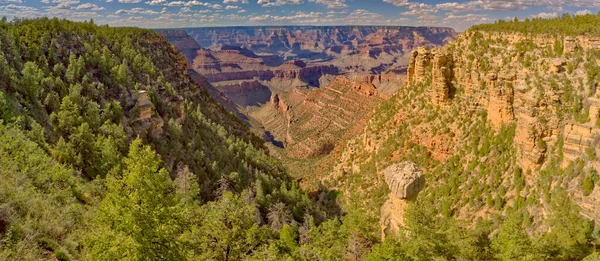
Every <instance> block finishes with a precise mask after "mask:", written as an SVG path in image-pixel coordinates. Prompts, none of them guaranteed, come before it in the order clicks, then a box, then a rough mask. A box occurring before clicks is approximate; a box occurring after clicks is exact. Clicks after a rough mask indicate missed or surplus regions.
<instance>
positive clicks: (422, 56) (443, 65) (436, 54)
mask: <svg viewBox="0 0 600 261" xmlns="http://www.w3.org/2000/svg"><path fill="white" fill-rule="evenodd" d="M430 66H431V71H428V70H429V69H428V68H429V67H430ZM451 66H452V55H451V54H449V53H447V52H445V51H442V50H440V49H434V50H433V51H430V50H429V49H428V48H426V47H419V48H418V49H417V50H415V51H413V52H412V56H411V60H410V64H409V65H408V84H418V83H422V82H424V81H425V80H426V79H427V78H431V101H432V103H433V104H436V105H443V104H445V103H447V102H448V99H449V98H450V80H451V79H452V74H453V71H452V68H451Z"/></svg>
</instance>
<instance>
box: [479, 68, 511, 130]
mask: <svg viewBox="0 0 600 261" xmlns="http://www.w3.org/2000/svg"><path fill="white" fill-rule="evenodd" d="M485 79H486V83H487V84H488V88H489V102H488V109H487V111H488V120H489V122H490V124H491V125H492V127H493V128H494V129H496V130H498V129H500V127H502V125H504V124H508V123H510V122H512V121H513V120H514V118H515V115H514V110H513V101H514V96H515V93H514V88H513V82H514V81H515V79H516V75H515V73H514V72H511V71H509V72H501V73H499V74H496V73H491V74H488V75H487V76H486V78H485Z"/></svg>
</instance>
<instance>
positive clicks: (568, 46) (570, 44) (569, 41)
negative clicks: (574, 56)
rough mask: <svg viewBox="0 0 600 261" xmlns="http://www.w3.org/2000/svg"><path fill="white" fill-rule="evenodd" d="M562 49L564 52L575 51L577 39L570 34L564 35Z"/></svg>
mask: <svg viewBox="0 0 600 261" xmlns="http://www.w3.org/2000/svg"><path fill="white" fill-rule="evenodd" d="M563 48H564V49H563V50H564V52H565V53H572V52H574V51H575V49H577V40H576V39H575V38H573V37H572V36H567V37H565V40H564V43H563Z"/></svg>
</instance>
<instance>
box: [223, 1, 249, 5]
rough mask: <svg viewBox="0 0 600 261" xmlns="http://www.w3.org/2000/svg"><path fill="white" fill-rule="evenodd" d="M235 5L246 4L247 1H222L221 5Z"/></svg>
mask: <svg viewBox="0 0 600 261" xmlns="http://www.w3.org/2000/svg"><path fill="white" fill-rule="evenodd" d="M237 3H242V4H248V0H241V1H240V0H223V4H226V5H228V4H237Z"/></svg>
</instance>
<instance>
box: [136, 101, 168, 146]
mask: <svg viewBox="0 0 600 261" xmlns="http://www.w3.org/2000/svg"><path fill="white" fill-rule="evenodd" d="M133 98H134V99H135V106H134V107H133V109H132V111H133V112H134V113H133V116H134V117H135V118H133V119H132V120H131V127H132V129H133V131H134V133H136V134H138V135H139V134H141V133H145V132H147V133H149V134H151V135H152V136H154V137H160V136H161V135H162V134H163V125H164V120H163V119H162V118H161V117H158V116H156V117H155V116H154V112H153V110H152V107H153V106H152V102H151V101H150V98H149V97H148V93H147V91H145V90H140V91H138V93H137V94H136V95H135V96H134V97H133ZM136 114H137V117H136Z"/></svg>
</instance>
